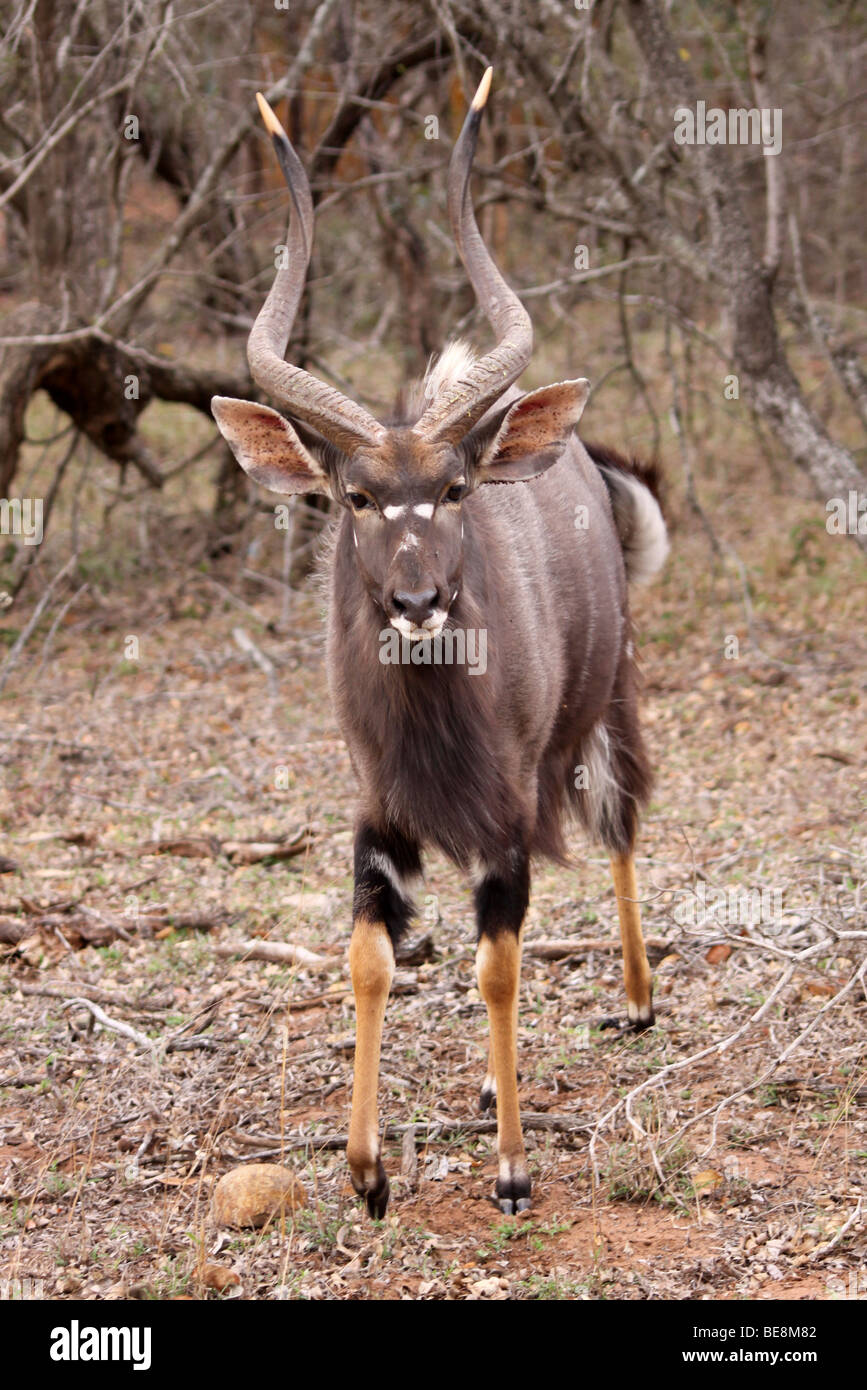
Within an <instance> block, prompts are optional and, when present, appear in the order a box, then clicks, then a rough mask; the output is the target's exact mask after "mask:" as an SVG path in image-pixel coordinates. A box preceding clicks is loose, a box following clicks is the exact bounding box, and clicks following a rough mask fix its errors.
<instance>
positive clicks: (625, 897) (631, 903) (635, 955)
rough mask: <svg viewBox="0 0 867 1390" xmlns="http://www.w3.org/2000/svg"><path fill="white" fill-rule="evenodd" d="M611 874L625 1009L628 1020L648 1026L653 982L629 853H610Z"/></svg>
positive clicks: (650, 1019)
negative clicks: (621, 953) (618, 926)
mask: <svg viewBox="0 0 867 1390" xmlns="http://www.w3.org/2000/svg"><path fill="white" fill-rule="evenodd" d="M611 876H612V878H613V879H614V892H615V893H616V895H617V912H618V915H619V917H620V941H621V944H622V947H623V979H624V983H625V985H626V1011H627V1013H628V1015H629V1019H630V1022H631V1023H641V1024H645V1025H649V1024H651V1023H652V1022H653V1001H652V994H653V982H652V980H651V976H650V966H649V965H648V963H647V952H646V951H645V949H644V937H643V936H642V933H641V909H640V907H639V904H638V884H637V882H636V878H635V860H634V858H633V856H632V855H631V854H623V855H614V856H612V859H611Z"/></svg>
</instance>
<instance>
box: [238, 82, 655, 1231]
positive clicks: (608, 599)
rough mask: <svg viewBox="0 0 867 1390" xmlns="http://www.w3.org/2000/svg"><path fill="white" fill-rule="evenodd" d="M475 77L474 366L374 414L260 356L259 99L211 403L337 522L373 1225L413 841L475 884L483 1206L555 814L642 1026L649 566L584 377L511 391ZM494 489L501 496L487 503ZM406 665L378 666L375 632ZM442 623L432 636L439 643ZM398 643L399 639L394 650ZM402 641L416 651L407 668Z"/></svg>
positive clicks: (294, 270) (509, 1134) (457, 221)
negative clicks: (241, 300) (591, 436)
mask: <svg viewBox="0 0 867 1390" xmlns="http://www.w3.org/2000/svg"><path fill="white" fill-rule="evenodd" d="M490 83H491V69H490V68H489V69H488V71H487V72H486V73H485V75H484V77H483V79H482V82H481V85H480V86H479V89H478V91H477V93H476V96H475V98H474V100H473V103H472V106H471V107H470V110H469V112H468V114H467V118H466V121H465V123H464V128H463V130H462V131H461V134H460V138H459V139H458V142H457V144H456V146H455V149H454V153H453V155H452V159H451V165H450V169H449V180H448V203H449V213H450V217H451V223H452V229H453V233H454V237H455V240H456V242H457V247H458V251H459V252H460V255H461V259H462V261H463V263H464V266H465V268H466V271H467V274H468V276H469V278H470V280H471V282H472V285H473V288H474V290H475V293H476V297H477V299H478V301H479V304H480V305H481V307H482V309H483V310H484V312H485V314H486V316H487V318H488V320H489V321H490V324H491V327H492V328H493V331H494V333H495V335H496V339H497V342H496V346H495V347H494V348H493V349H492V351H490V352H489V353H487V355H486V356H484V357H480V358H478V359H475V358H474V357H473V355H472V353H470V352H469V350H468V349H467V348H466V347H465V346H464V345H463V344H461V343H451V344H450V345H449V346H448V347H446V349H445V351H444V352H443V354H442V356H441V357H440V358H439V360H438V362H436V363H435V364H434V365H433V366H431V367H429V368H428V371H427V374H426V376H425V377H424V379H423V380H422V381H421V382H420V383H417V384H415V385H413V386H411V387H409V388H407V389H405V390H404V391H403V392H402V393H401V396H400V398H399V401H398V406H397V411H396V415H395V418H394V419H393V420H391V421H389V422H388V423H387V424H381V423H380V422H379V421H378V420H376V419H374V417H373V416H372V415H370V414H368V412H367V411H366V410H365V409H363V407H361V406H359V405H356V404H355V403H354V402H353V401H350V400H348V399H347V398H346V397H345V396H343V395H342V394H341V393H340V392H339V391H337V390H335V389H334V388H333V387H331V386H328V385H326V384H325V383H323V382H321V381H318V380H316V378H315V377H313V376H311V375H309V374H308V373H307V372H305V371H302V370H300V368H298V367H293V366H291V365H290V364H289V363H287V362H286V361H285V360H284V354H285V351H286V346H287V343H288V341H289V335H290V331H291V328H292V321H293V319H294V316H295V312H296V310H297V307H298V302H299V299H300V297H301V293H302V290H303V286H304V279H305V274H306V270H307V265H308V261H309V258H310V249H311V241H312V234H313V203H312V199H311V196H310V189H309V185H308V182H307V179H306V176H305V174H304V170H303V168H302V165H301V162H300V160H299V159H298V156H297V154H296V153H295V151H294V149H293V148H292V146H291V144H290V143H289V140H288V138H287V136H286V134H285V132H284V130H283V128H282V126H281V125H280V123H279V121H278V120H277V118H276V116H275V115H274V113H273V111H272V110H271V109H270V107H269V106H268V105H267V103H266V102H265V101H264V100H263V98H262V97H261V96H260V97H259V98H258V100H259V107H260V110H261V114H262V117H263V119H264V122H265V125H266V127H267V129H268V131H269V132H270V134H271V136H272V138H273V142H274V146H275V149H276V152H277V157H278V159H279V161H280V165H281V167H282V170H283V173H284V175H285V178H286V181H287V183H288V186H289V191H290V193H291V197H292V217H291V226H290V233H289V238H290V240H289V256H288V262H287V264H286V266H285V267H284V268H281V269H280V270H278V272H277V276H276V278H275V280H274V284H273V287H272V289H271V292H270V294H269V295H268V298H267V300H266V301H265V304H264V306H263V308H262V310H261V312H260V313H259V316H258V318H257V319H256V322H255V324H254V325H253V329H252V332H251V333H250V340H249V345H248V357H249V362H250V370H251V372H252V375H253V377H254V379H255V381H256V382H257V383H258V384H259V385H260V386H261V387H262V388H263V389H264V390H265V391H267V392H268V393H269V394H270V395H271V396H272V397H273V398H274V399H275V400H276V401H278V402H279V403H280V405H281V406H282V407H283V409H284V410H285V412H286V415H288V417H289V418H288V419H287V418H285V417H284V416H283V415H279V414H277V412H276V411H274V410H271V409H269V408H268V407H267V406H264V405H258V404H254V403H252V402H249V401H238V400H230V399H227V398H225V397H220V396H218V397H215V399H214V402H213V411H214V415H215V417H216V420H217V422H218V424H219V426H220V429H221V430H222V432H223V434H224V435H225V437H226V439H227V440H228V442H229V444H230V445H231V448H232V450H233V451H234V453H235V456H236V458H237V459H238V461H239V463H240V464H241V466H242V467H243V468H244V469H246V471H247V473H249V475H250V477H251V478H253V479H254V480H255V481H256V482H257V483H260V484H262V486H264V487H266V488H270V489H271V490H272V491H273V492H279V493H284V494H286V493H308V492H322V493H325V494H327V495H328V496H329V497H331V498H333V499H334V501H335V502H337V503H338V504H339V505H340V507H341V508H342V515H341V516H340V519H339V521H338V524H337V528H336V534H335V539H334V549H333V552H332V558H331V562H330V616H329V625H328V671H329V679H330V684H331V690H332V695H333V698H334V702H335V705H336V709H337V714H338V717H339V720H340V724H341V727H342V731H343V734H344V736H345V738H346V742H347V744H348V746H349V750H350V754H351V757H352V763H353V766H354V768H355V772H356V774H357V776H358V780H359V783H360V788H361V806H360V811H359V815H358V821H357V826H356V832H355V895H354V904H353V929H352V940H351V943H350V947H349V961H350V969H351V972H352V986H353V990H354V992H355V1000H356V1008H357V1036H356V1052H355V1080H354V1085H353V1092H352V1118H351V1121H350V1126H349V1143H348V1147H347V1157H348V1160H349V1166H350V1169H351V1172H352V1181H353V1184H354V1186H355V1189H356V1191H357V1192H358V1193H359V1194H360V1195H362V1196H363V1197H365V1198H366V1201H367V1207H368V1210H369V1211H370V1213H371V1215H373V1216H377V1217H382V1216H383V1215H384V1213H385V1210H386V1205H387V1202H388V1192H389V1188H388V1179H387V1177H386V1175H385V1170H384V1168H383V1165H382V1160H381V1157H380V1146H379V1129H378V1119H377V1083H378V1073H379V1054H380V1042H381V1036H382V1026H383V1019H384V1016H385V1006H386V1000H387V998H388V993H389V989H390V986H391V980H392V976H393V972H394V947H395V944H396V943H397V941H398V940H399V939H400V937H401V935H402V934H403V933H404V932H405V930H406V928H407V924H408V922H409V920H410V918H411V915H412V911H413V909H412V902H411V898H410V887H411V884H412V881H413V879H415V878H416V877H417V876H418V874H419V873H420V870H421V858H420V852H421V849H422V847H423V846H424V845H437V846H438V847H439V848H440V849H441V850H442V851H443V852H444V853H445V854H447V855H448V856H449V857H450V858H451V859H452V860H454V861H455V862H456V863H457V864H458V865H460V866H461V867H463V868H465V869H466V868H473V869H474V870H475V873H476V887H475V907H476V918H477V926H478V949H477V957H476V961H477V972H478V983H479V990H480V992H481V994H482V997H483V998H484V1000H485V1004H486V1005H487V1011H488V1020H489V1023H490V1056H489V1062H488V1070H487V1075H486V1077H485V1081H484V1085H483V1087H482V1095H481V1100H482V1105H483V1107H488V1106H490V1105H491V1104H493V1102H494V1100H495V1098H496V1106H497V1146H498V1154H499V1177H498V1179H497V1188H496V1191H497V1198H498V1200H499V1204H500V1207H501V1209H502V1210H503V1211H504V1212H505V1213H507V1214H509V1213H513V1212H516V1211H523V1210H525V1209H526V1208H527V1207H529V1205H530V1179H529V1176H528V1172H527V1164H526V1160H525V1156H524V1144H523V1138H522V1135H521V1120H520V1115H519V1113H518V1087H517V1017H518V987H519V973H520V962H521V929H522V923H523V920H524V914H525V912H526V910H527V904H528V901H529V893H530V860H531V857H532V856H533V855H546V856H549V857H551V858H553V859H556V860H558V861H561V862H562V861H564V860H565V846H564V841H563V835H562V830H561V820H562V818H563V815H564V812H565V811H566V809H567V808H568V807H571V808H572V809H573V810H574V811H576V812H577V814H578V816H579V817H580V819H581V821H582V822H583V824H584V826H585V827H586V830H587V831H588V832H589V834H590V836H591V838H592V839H593V840H594V841H596V842H600V843H601V844H603V845H604V846H605V847H606V849H607V850H608V852H609V854H610V856H611V866H612V872H613V875H614V889H615V893H616V895H617V906H618V911H619V916H620V930H621V937H622V944H623V965H624V976H625V981H626V996H627V1001H628V1004H627V1007H628V1014H629V1019H630V1021H631V1023H632V1025H633V1026H635V1027H646V1026H647V1025H649V1024H650V1023H651V1022H652V1021H653V1006H652V1003H651V978H650V970H649V968H648V964H647V956H646V954H645V950H644V941H643V938H642V935H641V921H640V916H639V908H638V902H637V897H638V892H637V887H636V881H635V868H634V862H633V844H634V839H635V831H636V823H637V814H638V810H639V808H640V807H641V806H642V804H643V803H644V802H645V801H646V799H647V796H648V793H649V789H650V773H649V768H648V764H647V759H646V756H645V752H644V747H643V744H642V739H641V732H640V729H639V723H638V713H637V693H636V673H635V662H634V657H633V648H632V641H631V627H630V618H629V607H628V601H627V590H626V585H627V580H641V579H648V578H650V577H652V576H653V575H654V574H655V573H656V571H657V570H658V569H659V568H660V566H661V565H662V562H663V560H664V558H665V554H666V551H667V540H666V533H665V524H664V522H663V519H662V514H661V512H660V509H659V506H658V503H657V501H656V499H655V496H654V491H653V488H654V482H655V479H654V474H653V472H652V470H650V469H645V468H643V467H642V466H641V465H640V464H637V463H627V462H626V461H625V460H623V459H621V458H620V457H619V456H618V455H616V454H614V453H612V452H610V451H608V450H606V449H601V448H596V447H593V446H585V445H583V444H582V443H581V442H580V440H579V439H578V437H577V436H576V435H575V434H574V433H573V429H574V427H575V425H576V424H577V423H578V420H579V417H580V415H581V411H582V409H583V406H584V403H585V401H586V399H587V395H588V391H589V384H588V382H587V381H585V380H584V379H583V378H582V379H579V380H577V381H560V382H557V383H556V384H555V385H553V386H543V387H542V388H541V389H540V390H537V391H531V392H529V394H527V395H522V394H521V393H520V392H519V391H518V390H517V389H516V388H515V387H514V386H513V382H514V381H515V380H516V379H517V377H519V376H520V374H521V372H522V371H523V370H524V368H525V367H526V366H527V363H528V362H529V360H530V355H531V352H532V345H533V332H532V327H531V324H530V320H529V317H528V315H527V313H526V312H525V310H524V308H523V306H522V305H521V303H520V300H519V299H518V298H517V296H516V295H515V294H513V293H512V291H511V290H510V289H509V287H508V286H507V285H506V283H505V281H504V280H503V279H502V277H501V275H500V273H499V271H498V270H497V268H496V266H495V265H494V262H493V260H492V259H491V257H490V255H489V254H488V251H487V249H486V247H485V245H484V243H483V241H482V239H481V236H480V235H479V230H478V227H477V225H476V220H475V216H474V213H473V207H472V202H471V199H470V196H469V182H470V169H471V165H472V160H473V154H474V151H475V147H476V140H477V137H478V131H479V126H480V123H481V119H482V112H483V109H484V106H485V102H486V100H487V96H488V90H489V88H490ZM492 483H503V484H508V485H509V486H504V487H491V486H488V484H492ZM389 625H390V627H391V629H395V630H396V632H397V633H399V634H400V635H401V641H400V643H399V644H398V645H399V646H402V647H403V648H404V650H405V651H406V652H409V653H411V659H410V660H409V661H404V662H402V663H397V664H386V663H385V662H384V661H383V660H381V659H380V652H381V650H382V649H383V644H382V643H381V641H380V637H381V634H383V633H384V632H386V631H387V629H388V628H389ZM448 629H451V630H452V632H451V633H449V632H448ZM461 629H463V633H464V635H465V636H466V634H468V633H474V634H476V635H479V634H481V633H484V634H485V639H486V655H487V666H486V669H485V670H484V672H482V671H481V670H475V671H471V670H470V669H469V668H468V666H467V665H465V664H464V665H458V664H449V663H448V662H447V661H443V660H442V659H441V658H440V659H437V657H436V653H435V648H436V646H437V644H444V643H445V642H446V640H447V638H448V639H449V640H450V641H454V636H455V634H456V633H457V634H460V632H461ZM403 639H406V641H403ZM416 644H430V646H429V649H428V652H427V653H424V655H425V656H430V658H431V659H430V660H423V661H418V660H417V659H416V660H414V659H412V658H417V657H418V656H419V648H418V647H417V646H416Z"/></svg>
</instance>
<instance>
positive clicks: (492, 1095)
mask: <svg viewBox="0 0 867 1390" xmlns="http://www.w3.org/2000/svg"><path fill="white" fill-rule="evenodd" d="M496 1108H497V1093H496V1091H495V1090H493V1089H492V1087H490V1086H483V1087H482V1093H481V1095H480V1096H479V1109H480V1110H481V1111H482V1112H483V1113H485V1112H487V1111H488V1110H496Z"/></svg>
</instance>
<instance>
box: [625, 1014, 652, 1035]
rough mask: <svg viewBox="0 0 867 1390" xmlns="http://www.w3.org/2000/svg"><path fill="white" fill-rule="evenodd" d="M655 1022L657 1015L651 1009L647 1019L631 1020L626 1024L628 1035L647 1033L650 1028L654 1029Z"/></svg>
mask: <svg viewBox="0 0 867 1390" xmlns="http://www.w3.org/2000/svg"><path fill="white" fill-rule="evenodd" d="M655 1022H656V1014H655V1013H654V1012H653V1010H652V1009H651V1010H650V1013H649V1014H648V1015H647V1018H630V1019H629V1021H628V1022H627V1024H626V1031H627V1032H628V1033H646V1032H647V1030H648V1028H652V1027H653V1025H654V1024H655Z"/></svg>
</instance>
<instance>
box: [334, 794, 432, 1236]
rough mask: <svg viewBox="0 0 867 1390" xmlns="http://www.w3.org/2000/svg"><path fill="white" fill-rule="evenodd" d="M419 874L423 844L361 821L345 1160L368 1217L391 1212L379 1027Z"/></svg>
mask: <svg viewBox="0 0 867 1390" xmlns="http://www.w3.org/2000/svg"><path fill="white" fill-rule="evenodd" d="M420 869H421V861H420V859H419V853H418V846H417V845H414V844H412V843H411V842H410V841H409V840H406V839H404V837H403V836H401V835H398V834H396V833H395V832H394V831H385V832H381V831H379V830H377V829H376V828H375V826H374V825H373V824H372V823H371V822H370V820H368V819H367V818H363V819H362V820H361V821H360V823H359V825H358V828H357V830H356V835H355V895H354V899H353V909H352V940H351V941H350V944H349V969H350V973H351V975H352V989H353V993H354V995H355V1012H356V1033H355V1074H354V1078H353V1083H352V1115H351V1118H350V1121H349V1142H348V1144H347V1146H346V1157H347V1159H348V1161H349V1169H350V1172H351V1174H352V1185H353V1187H354V1188H355V1190H356V1192H357V1193H358V1194H359V1196H361V1197H364V1198H365V1200H366V1202H367V1210H368V1212H369V1213H370V1215H371V1216H374V1217H378V1218H380V1219H381V1218H382V1217H383V1216H385V1210H386V1207H387V1206H388V1190H389V1189H388V1178H387V1177H386V1174H385V1169H384V1168H383V1166H382V1158H381V1157H380V1152H379V1119H378V1110H377V1088H378V1085H379V1054H380V1047H381V1043H382V1025H383V1020H384V1018H385V1006H386V1003H387V1000H388V993H389V990H390V989H391V981H392V978H393V976H394V947H395V945H396V944H397V942H398V940H399V939H400V937H401V936H402V935H403V933H404V932H405V931H406V928H407V926H408V924H409V920H410V918H411V916H412V912H413V907H412V900H411V897H410V894H409V891H408V887H407V881H408V880H411V879H412V878H414V877H416V876H417V875H418V874H419V872H420Z"/></svg>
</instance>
